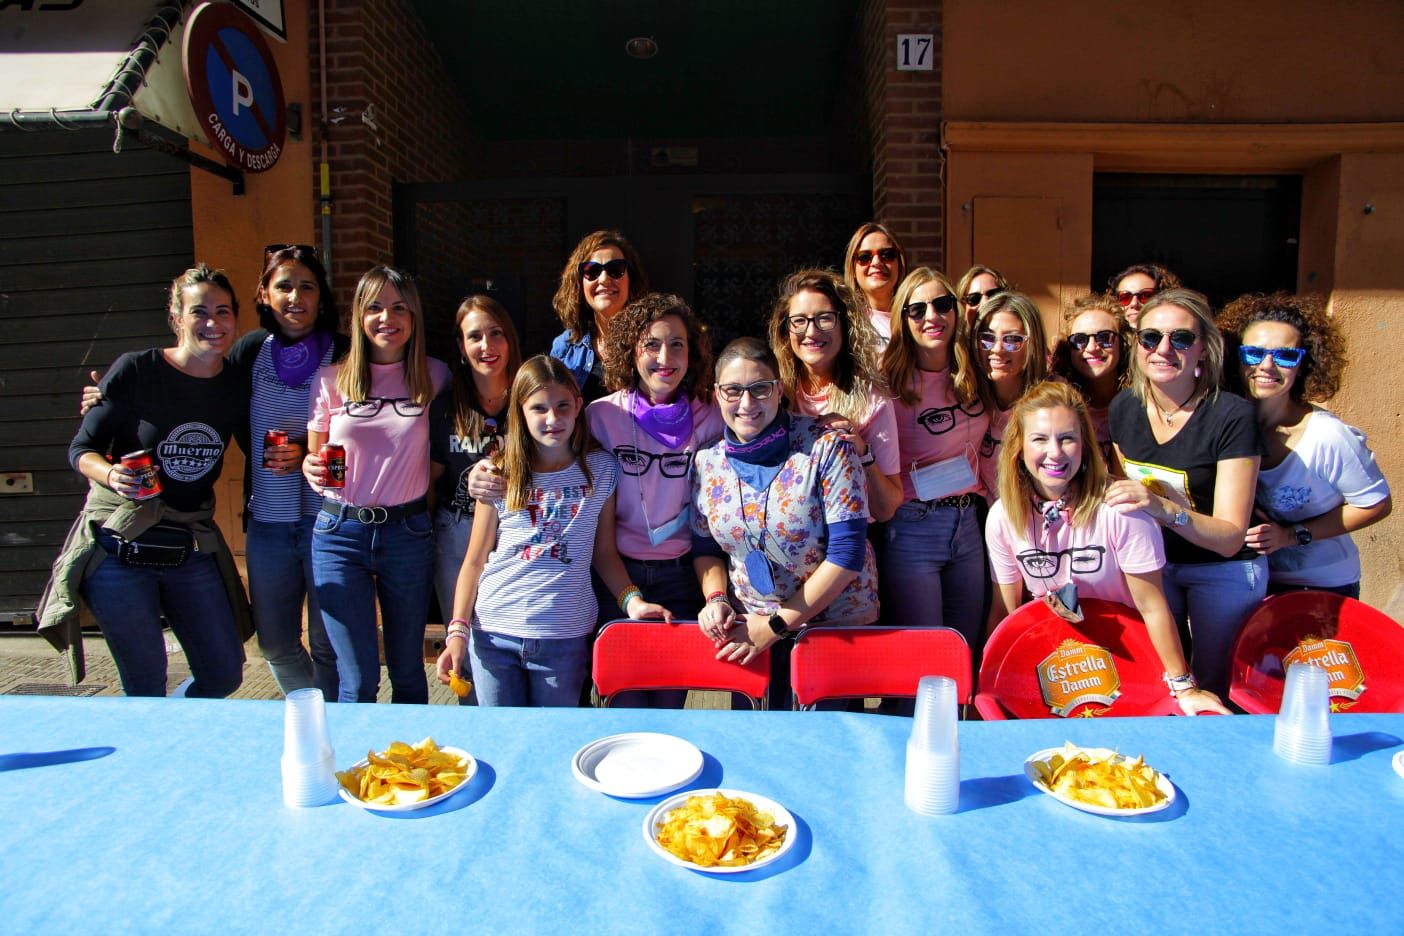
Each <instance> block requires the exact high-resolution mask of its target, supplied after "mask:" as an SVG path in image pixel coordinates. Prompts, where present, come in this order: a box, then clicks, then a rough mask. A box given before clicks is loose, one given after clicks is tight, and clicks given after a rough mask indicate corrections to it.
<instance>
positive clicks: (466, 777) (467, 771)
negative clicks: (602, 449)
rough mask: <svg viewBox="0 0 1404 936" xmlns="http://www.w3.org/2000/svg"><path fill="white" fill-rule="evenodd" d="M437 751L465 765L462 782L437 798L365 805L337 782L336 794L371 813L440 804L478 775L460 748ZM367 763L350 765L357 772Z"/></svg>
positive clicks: (475, 766) (476, 769) (441, 748)
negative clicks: (454, 757)
mask: <svg viewBox="0 0 1404 936" xmlns="http://www.w3.org/2000/svg"><path fill="white" fill-rule="evenodd" d="M439 750H441V751H443V752H444V753H446V754H453V755H456V756H457V757H458V759H459V760H461V761H463V763H464V764H465V768H464V774H463V782H462V783H460V784H459V785H458V786H456V787H454V788H453V789H452V790H448V791H446V792H444V793H440V794H439V795H438V796H431V797H429V798H428V799H426V800H420V801H419V802H418V803H404V804H403V805H400V806H390V805H387V804H385V803H367V802H366V801H365V800H362V799H358V798H357V797H355V796H352V795H351V791H350V790H348V789H346V787H344V786H342V785H341V784H340V782H338V783H337V785H336V789H337V792H338V793H340V794H341V798H342V799H344V800H346V802H348V803H350V804H351V805H352V806H359V807H361V808H362V809H369V810H371V811H372V812H413V811H414V810H416V809H423V808H424V807H426V806H433V805H434V804H435V803H442V802H443V801H444V800H446V799H448V798H449V797H450V796H453V795H454V794H455V793H457V792H459V791H460V790H466V789H468V784H470V783H472V782H473V777H474V776H476V775H477V773H478V762H477V761H476V760H475V759H474V758H473V755H472V754H469V753H468V752H467V751H465V750H463V749H462V748H456V747H448V746H447V745H441V746H440V747H439ZM369 763H370V761H369V759H368V758H364V757H363V758H361V759H360V760H359V761H357V762H356V763H355V764H352V765H351V769H352V770H359V769H360V768H362V767H365V766H366V765H367V764H369Z"/></svg>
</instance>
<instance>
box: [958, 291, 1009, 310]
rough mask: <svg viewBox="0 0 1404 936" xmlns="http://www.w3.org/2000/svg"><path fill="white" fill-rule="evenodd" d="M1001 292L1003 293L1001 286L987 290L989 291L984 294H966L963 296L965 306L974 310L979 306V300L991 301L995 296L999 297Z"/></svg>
mask: <svg viewBox="0 0 1404 936" xmlns="http://www.w3.org/2000/svg"><path fill="white" fill-rule="evenodd" d="M1002 292H1004V287H1003V286H996V287H995V288H994V289H989V290H986V291H985V292H982V293H979V292H973V293H966V294H965V304H966V305H968V306H970V308H972V309H973V308H975V307H976V306H978V305H979V304H980V302H981V300H984V299H993V298H994V297H995V296H998V295H999V294H1000V293H1002Z"/></svg>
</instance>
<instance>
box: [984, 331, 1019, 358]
mask: <svg viewBox="0 0 1404 936" xmlns="http://www.w3.org/2000/svg"><path fill="white" fill-rule="evenodd" d="M979 337H980V348H981V349H982V350H984V351H993V350H994V349H995V345H999V346H1000V347H1001V348H1003V349H1004V353H1005V354H1018V353H1019V349H1020V348H1022V347H1023V346H1024V342H1026V341H1028V340H1029V336H1028V335H1013V334H1010V335H996V334H995V333H994V332H992V331H982V332H980V336H979Z"/></svg>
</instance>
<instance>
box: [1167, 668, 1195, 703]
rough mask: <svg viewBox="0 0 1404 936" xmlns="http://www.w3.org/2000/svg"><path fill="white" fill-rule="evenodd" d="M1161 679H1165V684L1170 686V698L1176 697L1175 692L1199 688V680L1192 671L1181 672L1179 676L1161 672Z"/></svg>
mask: <svg viewBox="0 0 1404 936" xmlns="http://www.w3.org/2000/svg"><path fill="white" fill-rule="evenodd" d="M1160 678H1161V679H1163V680H1165V685H1166V686H1168V687H1169V688H1170V698H1172V699H1174V698H1178V695H1177V693H1181V692H1190V691H1193V690H1195V689H1198V688H1199V682H1198V681H1197V680H1196V679H1195V678H1194V673H1182V674H1180V675H1179V676H1171V675H1170V674H1169V673H1162V674H1161V677H1160Z"/></svg>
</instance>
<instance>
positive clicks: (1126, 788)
mask: <svg viewBox="0 0 1404 936" xmlns="http://www.w3.org/2000/svg"><path fill="white" fill-rule="evenodd" d="M1033 766H1034V770H1035V771H1037V772H1038V776H1039V779H1041V780H1042V781H1043V782H1044V784H1045V785H1046V786H1047V787H1048V788H1049V789H1050V790H1052V791H1053V792H1055V793H1059V794H1062V795H1063V796H1066V797H1068V798H1069V799H1074V800H1077V801H1078V802H1080V803H1087V804H1088V805H1091V806H1100V807H1102V808H1104V809H1145V808H1147V807H1150V806H1155V805H1156V804H1157V803H1160V802H1162V801H1164V800H1165V793H1164V792H1163V791H1162V790H1161V789H1160V787H1159V786H1157V785H1156V780H1157V779H1158V778H1159V777H1160V774H1158V773H1156V771H1155V769H1154V768H1152V767H1151V766H1150V765H1148V764H1147V763H1146V762H1145V761H1143V760H1142V759H1141V758H1140V757H1137V758H1136V759H1135V760H1134V761H1132V760H1128V759H1127V758H1125V757H1123V756H1122V755H1120V754H1117V753H1115V752H1114V751H1087V750H1083V749H1082V748H1079V747H1075V746H1074V745H1072V744H1071V743H1069V744H1066V745H1064V747H1063V750H1062V751H1060V752H1058V753H1056V754H1054V755H1053V756H1052V757H1050V758H1049V759H1048V760H1046V761H1034V762H1033Z"/></svg>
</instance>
